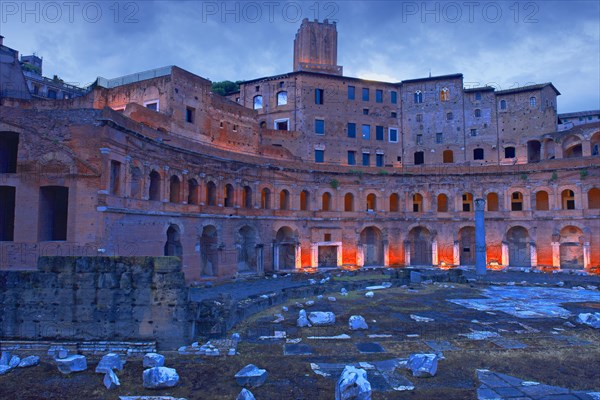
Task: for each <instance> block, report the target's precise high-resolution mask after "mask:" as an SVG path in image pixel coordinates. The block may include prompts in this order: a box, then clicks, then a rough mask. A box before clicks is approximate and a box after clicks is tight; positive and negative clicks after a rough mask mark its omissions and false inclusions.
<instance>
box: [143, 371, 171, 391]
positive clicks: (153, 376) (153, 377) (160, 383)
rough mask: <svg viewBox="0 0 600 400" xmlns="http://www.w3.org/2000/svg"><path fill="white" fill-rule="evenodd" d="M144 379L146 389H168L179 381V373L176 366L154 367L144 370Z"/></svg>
mask: <svg viewBox="0 0 600 400" xmlns="http://www.w3.org/2000/svg"><path fill="white" fill-rule="evenodd" d="M143 381H144V387H145V388H146V389H166V388H170V387H174V386H176V385H177V383H179V375H178V374H177V371H176V370H175V369H174V368H167V367H154V368H149V369H146V370H144V373H143Z"/></svg>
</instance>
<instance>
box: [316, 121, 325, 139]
mask: <svg viewBox="0 0 600 400" xmlns="http://www.w3.org/2000/svg"><path fill="white" fill-rule="evenodd" d="M315 133H316V134H317V135H324V134H325V121H324V120H322V119H315Z"/></svg>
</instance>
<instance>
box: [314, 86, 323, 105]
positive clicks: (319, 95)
mask: <svg viewBox="0 0 600 400" xmlns="http://www.w3.org/2000/svg"><path fill="white" fill-rule="evenodd" d="M324 95H325V90H324V89H315V104H323V97H324Z"/></svg>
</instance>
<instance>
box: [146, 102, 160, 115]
mask: <svg viewBox="0 0 600 400" xmlns="http://www.w3.org/2000/svg"><path fill="white" fill-rule="evenodd" d="M144 107H146V108H147V109H150V110H152V111H157V112H158V101H148V102H146V103H144Z"/></svg>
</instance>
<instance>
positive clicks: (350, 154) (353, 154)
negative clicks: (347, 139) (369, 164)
mask: <svg viewBox="0 0 600 400" xmlns="http://www.w3.org/2000/svg"><path fill="white" fill-rule="evenodd" d="M348 165H356V152H355V151H348Z"/></svg>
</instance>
